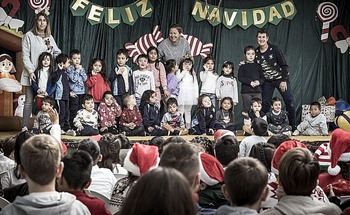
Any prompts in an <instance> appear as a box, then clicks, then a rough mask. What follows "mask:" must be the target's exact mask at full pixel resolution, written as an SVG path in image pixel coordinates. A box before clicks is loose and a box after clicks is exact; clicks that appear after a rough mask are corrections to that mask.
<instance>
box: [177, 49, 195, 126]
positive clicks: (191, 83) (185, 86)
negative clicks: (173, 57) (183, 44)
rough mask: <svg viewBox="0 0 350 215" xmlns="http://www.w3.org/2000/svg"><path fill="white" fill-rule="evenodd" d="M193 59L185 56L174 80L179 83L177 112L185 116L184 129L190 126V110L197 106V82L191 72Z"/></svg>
mask: <svg viewBox="0 0 350 215" xmlns="http://www.w3.org/2000/svg"><path fill="white" fill-rule="evenodd" d="M193 63H194V61H193V57H191V56H185V57H184V59H182V60H181V63H180V72H177V74H176V78H177V80H178V82H179V88H180V91H179V95H178V97H177V102H178V104H179V111H180V112H181V113H184V114H185V122H186V127H187V128H189V127H190V125H191V109H192V106H193V105H195V104H197V98H198V82H197V75H196V72H195V71H194V70H193Z"/></svg>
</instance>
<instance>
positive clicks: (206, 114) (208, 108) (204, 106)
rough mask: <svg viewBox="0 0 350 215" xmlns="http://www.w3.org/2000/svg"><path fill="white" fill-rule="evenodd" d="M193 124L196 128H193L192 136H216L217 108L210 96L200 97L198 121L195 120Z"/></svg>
mask: <svg viewBox="0 0 350 215" xmlns="http://www.w3.org/2000/svg"><path fill="white" fill-rule="evenodd" d="M196 121H197V122H196ZM193 122H194V123H193V124H194V126H193V127H192V128H191V131H190V134H199V135H201V134H207V135H213V134H214V129H215V124H216V119H215V108H214V107H213V105H212V103H211V99H210V97H209V96H207V95H205V94H203V95H200V96H199V98H198V106H197V114H196V120H193Z"/></svg>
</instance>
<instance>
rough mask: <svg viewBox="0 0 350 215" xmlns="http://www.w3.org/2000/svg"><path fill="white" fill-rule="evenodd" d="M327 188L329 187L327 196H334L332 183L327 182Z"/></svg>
mask: <svg viewBox="0 0 350 215" xmlns="http://www.w3.org/2000/svg"><path fill="white" fill-rule="evenodd" d="M327 188H328V189H329V195H328V196H329V197H332V196H335V193H334V190H333V186H332V184H328V185H327Z"/></svg>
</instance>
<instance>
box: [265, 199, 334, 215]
mask: <svg viewBox="0 0 350 215" xmlns="http://www.w3.org/2000/svg"><path fill="white" fill-rule="evenodd" d="M340 213H341V210H340V208H339V207H338V206H336V205H335V204H333V203H324V202H321V201H319V200H317V199H314V198H312V197H310V196H284V197H282V198H281V200H280V201H279V202H278V203H277V205H276V206H274V207H273V208H271V209H270V210H267V211H264V212H262V213H261V214H264V215H266V214H267V215H268V214H271V215H272V214H273V215H279V214H288V215H293V214H298V215H299V214H327V215H333V214H334V215H337V214H340Z"/></svg>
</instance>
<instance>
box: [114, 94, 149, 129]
mask: <svg viewBox="0 0 350 215" xmlns="http://www.w3.org/2000/svg"><path fill="white" fill-rule="evenodd" d="M123 104H124V109H123V112H122V115H121V116H120V121H119V124H120V127H121V130H122V131H123V132H124V133H125V134H126V135H127V136H144V135H145V128H144V127H143V125H142V116H141V113H140V111H139V109H138V108H137V106H136V99H135V96H134V95H127V96H125V98H124V100H123Z"/></svg>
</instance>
